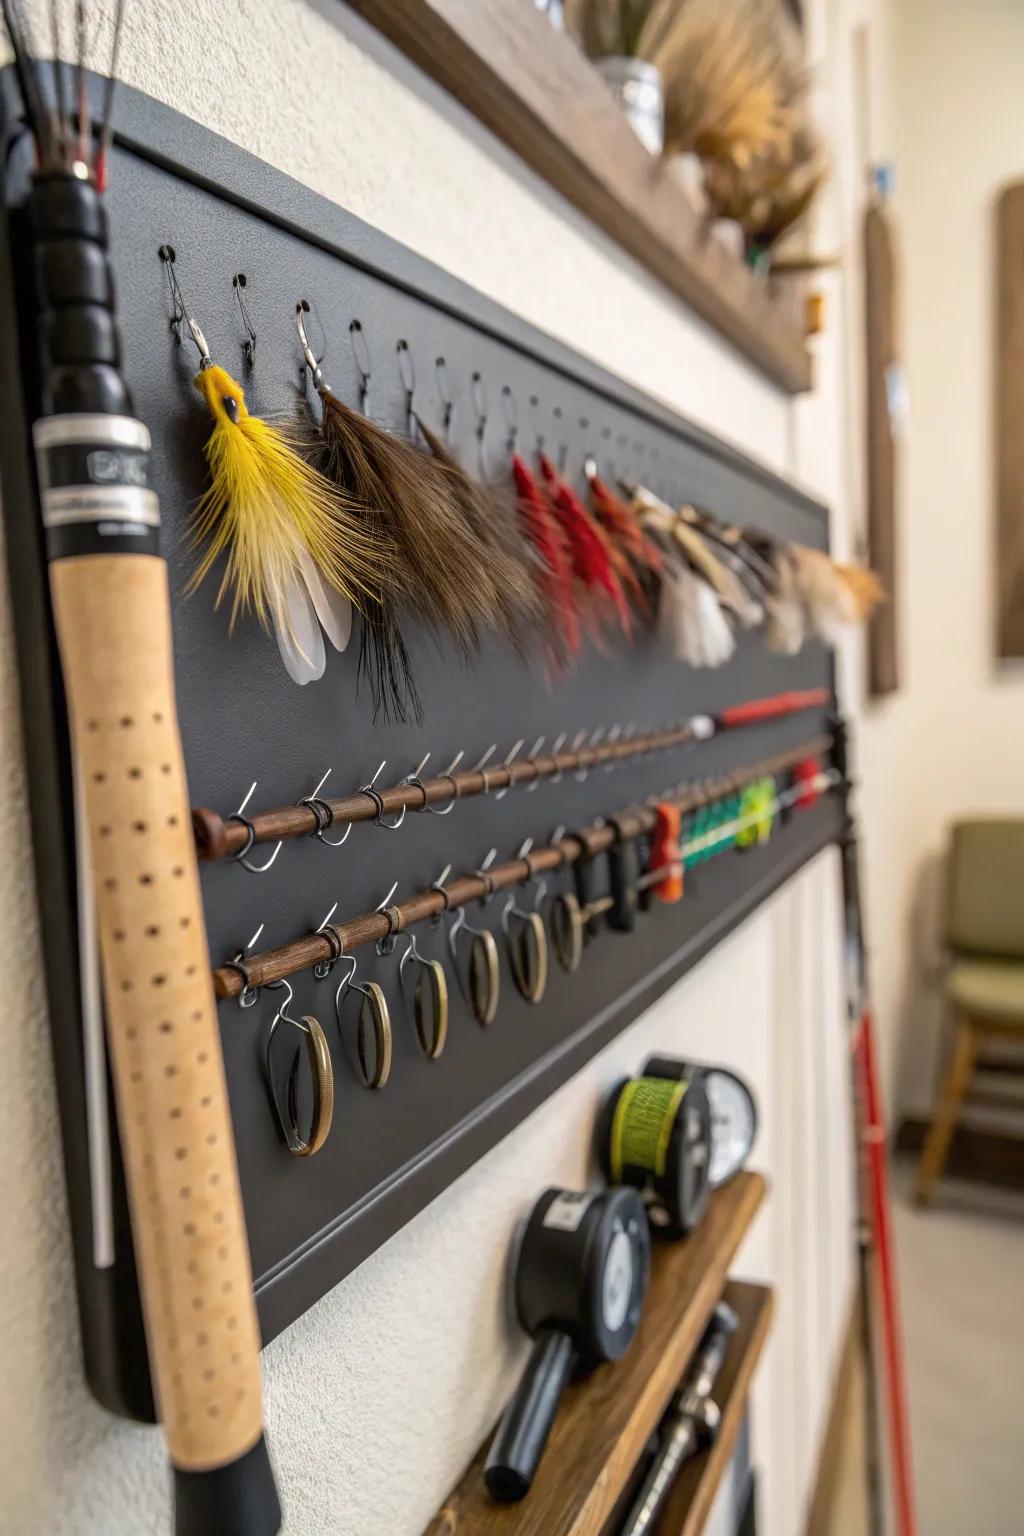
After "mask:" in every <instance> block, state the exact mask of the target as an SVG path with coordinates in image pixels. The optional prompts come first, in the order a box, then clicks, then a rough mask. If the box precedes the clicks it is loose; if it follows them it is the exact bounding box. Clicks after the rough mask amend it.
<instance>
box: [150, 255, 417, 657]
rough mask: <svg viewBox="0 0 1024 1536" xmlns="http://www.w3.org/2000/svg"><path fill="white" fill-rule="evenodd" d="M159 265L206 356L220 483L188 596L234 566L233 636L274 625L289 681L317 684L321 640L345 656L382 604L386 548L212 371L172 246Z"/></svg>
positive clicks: (277, 431)
mask: <svg viewBox="0 0 1024 1536" xmlns="http://www.w3.org/2000/svg"><path fill="white" fill-rule="evenodd" d="M160 257H161V260H162V261H163V262H164V265H165V268H166V271H167V278H168V282H169V284H170V288H171V296H172V300H173V303H174V314H173V317H172V321H171V324H172V326H174V327H175V329H176V330H178V331H179V334H180V327H181V326H182V324H184V326H185V327H186V328H187V330H188V333H189V335H190V336H191V338H192V341H193V342H194V343H195V346H196V349H197V351H198V352H199V359H200V362H199V372H198V373H197V374H196V376H195V379H194V381H193V382H194V383H195V387H196V389H197V390H198V391H199V393H200V394H201V395H202V397H203V399H204V400H205V402H206V405H207V408H208V409H209V412H210V415H211V417H212V419H213V428H212V431H211V432H210V436H209V438H208V440H207V443H206V459H207V463H208V465H209V468H210V484H209V486H208V487H207V490H206V491H205V493H204V494H203V496H202V498H201V500H200V502H199V505H198V506H197V507H196V510H195V514H194V517H193V523H192V533H193V540H194V542H195V544H196V545H198V546H202V547H203V553H202V555H201V557H200V560H199V563H198V565H197V566H196V569H195V571H194V573H193V575H192V578H191V580H190V582H189V590H190V591H194V590H195V589H196V587H198V586H199V585H200V583H201V582H202V581H203V580H204V578H205V577H206V576H207V575H208V574H209V572H210V570H211V569H212V567H213V566H214V565H215V564H216V562H217V560H218V559H219V558H220V557H221V556H222V555H225V556H226V559H225V563H224V572H223V575H222V577H221V581H220V586H219V588H218V591H217V599H216V601H217V605H218V606H219V604H220V603H221V602H222V601H223V599H224V597H225V596H226V595H227V594H228V593H229V592H230V593H231V623H232V625H234V624H235V622H236V620H237V619H238V617H239V615H240V614H242V613H246V612H248V611H252V612H253V613H254V614H255V615H256V618H257V619H258V620H259V622H260V623H261V624H262V625H263V627H264V628H269V627H271V626H273V630H274V635H275V637H276V639H277V644H278V649H279V650H280V652H281V658H282V660H283V661H284V664H285V667H286V669H287V671H288V675H289V676H290V677H291V678H292V679H293V680H294V681H295V682H296V683H299V684H305V683H310V682H313V681H315V680H316V679H317V678H320V677H322V676H323V674H324V669H325V667H326V663H327V657H326V652H325V650H324V642H323V635H324V634H326V636H327V638H328V639H329V640H330V642H331V644H332V645H333V646H334V647H335V649H337V650H339V651H342V650H344V649H345V647H346V646H347V645H348V642H349V637H350V635H351V631H352V608H353V606H356V607H366V606H368V605H369V604H371V603H372V602H373V599H374V584H375V582H377V581H379V577H380V571H381V567H382V565H384V566H386V565H387V564H388V551H387V547H386V545H382V544H381V542H380V541H374V540H371V539H370V538H369V537H368V534H367V529H366V526H365V523H364V522H363V520H362V519H361V518H360V516H359V514H358V509H357V508H356V507H355V506H354V505H353V504H352V503H351V502H350V501H348V500H347V499H346V498H345V497H344V496H342V495H341V493H340V492H339V491H338V489H337V487H336V486H334V485H332V484H331V483H330V481H328V480H327V479H326V478H325V477H324V476H323V475H321V474H320V473H319V472H318V471H317V470H316V469H314V468H313V466H312V465H310V464H308V463H307V462H306V460H305V459H304V458H303V457H302V456H301V454H300V453H299V452H298V451H297V447H298V445H297V443H296V442H295V441H294V440H292V439H290V438H289V435H288V433H287V431H286V430H284V429H282V428H280V427H278V426H272V425H271V424H270V423H269V422H267V421H264V420H263V419H262V418H261V417H259V416H253V415H251V414H250V413H249V410H248V409H247V407H246V404H245V395H244V393H243V391H242V387H241V385H240V384H238V383H237V382H236V380H235V379H233V378H232V377H231V375H230V374H229V373H227V372H226V370H225V369H223V368H220V367H218V366H217V364H215V363H214V361H213V358H212V357H211V355H210V349H209V347H208V345H207V342H206V337H205V336H204V335H203V332H202V330H201V329H200V327H199V325H198V324H197V322H196V320H195V319H194V317H193V316H192V315H191V313H190V312H189V311H188V309H187V308H186V305H185V301H184V298H183V296H182V292H181V287H180V284H179V282H178V278H177V274H176V272H175V260H176V257H175V252H174V249H173V247H171V246H168V245H164V246H162V247H161V249H160ZM321 630H322V632H321Z"/></svg>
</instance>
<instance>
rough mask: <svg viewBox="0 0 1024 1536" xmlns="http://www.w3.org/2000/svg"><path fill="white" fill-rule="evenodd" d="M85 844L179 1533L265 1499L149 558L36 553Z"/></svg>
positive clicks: (251, 1318)
mask: <svg viewBox="0 0 1024 1536" xmlns="http://www.w3.org/2000/svg"><path fill="white" fill-rule="evenodd" d="M50 580H51V590H52V597H53V609H54V616H55V621H56V626H57V633H58V640H59V645H60V652H61V660H62V667H63V674H64V681H65V687H66V692H67V697H68V709H69V714H70V719H71V727H72V734H73V739H74V743H75V752H76V756H77V759H78V761H79V763H80V767H81V776H82V782H83V788H84V803H85V815H86V818H87V822H88V829H87V830H88V837H89V844H90V847H91V851H92V862H93V870H94V879H95V885H96V901H97V911H98V919H99V929H100V943H101V952H102V964H103V978H104V989H105V1001H106V1021H107V1035H108V1044H109V1051H110V1059H111V1064H112V1069H113V1077H114V1085H115V1092H116V1101H117V1111H118V1124H119V1128H120V1132H121V1140H122V1146H123V1152H124V1163H125V1172H126V1175H127V1184H128V1193H129V1200H130V1205H131V1213H132V1231H133V1235H134V1243H135V1250H136V1258H137V1262H138V1270H139V1278H140V1286H141V1291H142V1299H143V1310H144V1315H145V1320H146V1331H147V1339H148V1344H149V1354H150V1363H151V1369H152V1371H153V1376H154V1386H155V1390H156V1397H157V1402H158V1405H159V1410H160V1415H161V1419H162V1421H163V1425H164V1431H165V1434H166V1437H167V1443H168V1447H169V1450H170V1455H171V1460H172V1462H173V1464H174V1467H175V1473H176V1494H177V1506H178V1515H177V1523H178V1530H179V1532H183V1531H185V1530H188V1531H189V1533H190V1536H205V1533H206V1532H207V1531H209V1532H211V1533H212V1532H213V1531H216V1532H217V1536H227V1533H235V1532H238V1533H239V1536H241V1533H242V1532H245V1536H261V1533H268V1532H273V1531H276V1530H277V1529H278V1524H279V1518H280V1512H279V1508H278V1505H277V1498H276V1494H275V1492H274V1487H273V1479H272V1476H271V1472H270V1466H269V1461H268V1459H267V1455H266V1449H265V1445H264V1442H263V1437H262V1436H263V1431H262V1411H261V1400H260V1367H259V1348H260V1339H259V1330H258V1325H257V1320H256V1310H255V1305H254V1301H253V1293H252V1276H251V1271H250V1262H249V1252H248V1245H247V1241H246V1232H245V1221H244V1216H243V1211H242V1202H241V1194H240V1190H239V1183H238V1170H237V1165H236V1161H235V1151H234V1140H233V1136H232V1129H231V1118H230V1111H229V1106H228V1098H227V1090H226V1084H225V1077H224V1065H223V1060H222V1056H221V1047H220V1036H219V1032H218V1025H217V1016H216V1007H215V1002H214V996H213V987H212V984H211V979H210V968H209V958H208V952H207V943H206V933H205V924H204V921H203V908H202V901H201V896H200V888H199V878H198V872H197V868H196V860H195V849H194V843H193V839H192V832H191V822H190V816H189V797H188V792H187V786H186V781H185V768H184V761H183V757H182V749H181V741H180V738H179V732H178V722H177V714H176V709H175V700H174V680H173V666H172V652H171V629H170V604H169V597H168V587H167V569H166V566H165V564H164V562H163V560H161V559H160V558H159V557H158V556H155V555H148V554H140V555H130V554H123V553H118V554H112V555H102V554H89V555H81V556H76V557H73V558H67V559H57V560H53V561H52V562H51V565H50Z"/></svg>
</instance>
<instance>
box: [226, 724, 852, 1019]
mask: <svg viewBox="0 0 1024 1536" xmlns="http://www.w3.org/2000/svg"><path fill="white" fill-rule="evenodd" d="M831 746H832V737H831V735H821V736H815V737H812V738H811V740H809V741H804V742H801V743H800V745H799V746H796V747H792V748H790V749H789V750H788V751H786V752H779V753H776V754H775V756H773V757H767V758H762V759H761V760H760V761H759V762H756V763H751V764H749V765H747V766H746V767H743V768H738V769H736V770H735V771H734V772H733V773H730V774H725V775H723V776H722V777H720V778H716V779H711V780H703V781H701V782H700V783H698V784H694V785H691V786H687V787H686V788H683V789H680V790H679V791H678V793H676V794H670V795H666V796H664V797H662V799H663V802H664V803H668V804H671V805H674V806H677V807H678V808H679V810H680V811H682V812H683V813H684V814H685V813H686V812H688V811H695V810H699V809H700V807H701V806H704V805H710V804H712V803H713V802H714V801H716V800H720V799H722V798H723V796H725V795H729V794H733V793H735V792H736V790H738V789H742V788H744V786H745V785H747V784H750V783H752V782H753V781H754V780H755V779H759V778H764V777H766V776H768V775H771V774H776V773H785V772H786V770H787V769H789V768H793V767H795V766H796V764H797V763H800V762H803V761H804V760H805V759H807V758H809V757H818V756H821V755H822V754H824V753H826V752H828V751H829V750H830V749H831ZM656 821H657V817H656V814H655V812H654V810H653V809H652V807H651V806H646V805H644V806H631V807H629V808H627V809H626V810H624V811H622V812H616V813H614V825H613V824H612V821H611V820H608V821H604V822H601V823H592V824H591V825H590V826H589V827H585V828H584V829H583V830H581V831H578V832H572V833H567V834H566V835H565V836H564V837H562V838H560V839H559V840H558V842H556V843H549V844H547V845H546V846H545V847H542V848H536V849H533V850H532V851H531V852H530V853H528V854H526V855H525V856H524V857H523V858H517V859H510V860H509V861H508V862H507V863H505V864H495V865H492V866H491V868H490V869H488V870H487V871H486V873H481V874H477V873H472V874H466V875H460V876H459V877H458V878H457V879H455V880H452V881H449V882H448V883H447V884H446V885H445V887H444V889H443V891H442V890H441V889H439V888H437V887H434V888H431V889H428V890H425V891H419V892H418V893H417V894H416V895H415V896H411V897H410V898H409V900H408V901H404V902H401V903H399V904H398V905H397V906H394V907H391V908H389V909H388V911H387V912H381V911H375V912H364V913H362V914H361V915H360V916H358V917H354V918H352V919H351V920H350V921H349V922H347V923H336V924H332V932H333V934H334V935H335V936H336V942H335V943H332V941H331V939H330V938H328V937H327V935H326V933H322V932H314V933H307V934H304V935H303V936H302V938H300V939H295V940H293V941H292V942H291V943H289V944H283V945H281V946H280V948H278V949H268V950H264V951H263V952H262V953H261V954H256V955H252V956H247V957H246V960H245V964H244V974H243V969H242V968H240V967H239V966H238V965H237V964H229V965H222V966H218V967H217V968H216V969H215V971H214V973H213V983H214V989H215V991H216V994H217V997H218V998H220V999H224V998H232V997H239V996H240V995H241V994H242V992H243V991H244V990H245V989H246V985H248V986H249V987H251V988H254V989H255V988H258V987H265V986H269V985H271V984H272V983H274V982H277V981H283V980H284V979H285V978H286V977H288V976H294V975H296V974H297V973H298V972H299V971H306V970H310V969H312V967H313V966H314V965H318V964H320V963H321V962H324V961H330V960H332V959H337V958H338V948H337V946H338V945H339V944H340V946H341V951H342V952H343V953H345V954H348V953H350V952H351V951H352V950H353V949H356V948H358V947H359V946H360V945H361V944H372V943H374V942H375V941H376V940H378V939H386V938H388V937H389V936H390V935H391V934H393V933H399V932H405V930H406V929H408V928H411V927H412V926H413V925H414V924H416V923H422V922H425V921H426V920H427V919H428V918H431V917H434V916H436V915H437V914H439V913H441V912H450V911H455V910H456V909H457V908H459V907H464V906H468V905H469V904H470V902H474V901H480V900H481V899H482V898H484V897H486V896H490V895H492V894H494V893H495V892H496V891H502V890H508V889H509V888H510V887H511V886H515V885H522V884H525V882H526V881H528V880H532V879H533V878H534V876H535V875H539V874H544V873H546V872H548V871H550V870H554V869H559V868H561V867H562V866H564V865H570V864H574V863H575V862H576V861H577V860H578V859H581V858H590V857H593V856H594V855H596V854H599V853H603V852H605V851H606V850H607V849H608V848H610V847H611V846H612V844H613V843H614V842H615V841H616V839H618V838H630V837H641V836H642V835H643V834H644V833H645V832H650V831H652V830H653V829H654V827H655V824H656ZM389 914H390V915H389ZM246 978H248V981H246Z"/></svg>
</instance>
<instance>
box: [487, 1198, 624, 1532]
mask: <svg viewBox="0 0 1024 1536" xmlns="http://www.w3.org/2000/svg"><path fill="white" fill-rule="evenodd" d="M650 1263H651V1241H650V1233H649V1231H648V1225H647V1220H646V1216H645V1213H644V1207H643V1202H642V1201H641V1199H640V1197H639V1195H638V1194H637V1193H636V1191H635V1190H632V1189H623V1188H620V1189H608V1190H603V1191H600V1192H594V1193H588V1194H578V1193H576V1192H574V1191H571V1190H564V1189H549V1190H546V1191H545V1193H544V1194H543V1195H541V1197H540V1199H539V1200H538V1201H537V1204H536V1205H535V1206H534V1208H533V1212H532V1214H531V1216H530V1219H529V1221H528V1222H527V1224H526V1228H525V1230H524V1232H523V1235H522V1240H521V1242H520V1245H519V1249H518V1253H517V1256H516V1269H515V1276H514V1289H515V1305H516V1313H517V1315H518V1317H519V1321H520V1323H521V1324H522V1326H523V1328H524V1329H525V1330H526V1332H527V1333H529V1334H530V1335H532V1337H533V1338H534V1340H535V1343H534V1347H533V1352H532V1354H531V1356H530V1359H529V1363H528V1364H527V1367H526V1370H525V1371H524V1373H523V1377H522V1380H521V1381H520V1383H519V1386H518V1388H517V1390H516V1393H515V1396H514V1397H513V1399H512V1401H511V1402H510V1403H509V1405H508V1407H507V1408H506V1410H505V1412H504V1414H503V1415H502V1419H501V1423H500V1424H499V1425H498V1428H497V1431H496V1432H495V1436H494V1440H493V1441H492V1443H491V1448H490V1451H489V1452H488V1455H487V1462H486V1465H485V1467H484V1481H485V1483H486V1484H487V1490H488V1492H489V1493H490V1495H491V1497H492V1498H493V1499H496V1500H498V1501H499V1502H500V1503H506V1504H507V1503H513V1502H515V1501H516V1500H518V1499H521V1498H523V1497H524V1496H525V1495H526V1494H527V1493H528V1492H529V1490H530V1486H531V1484H532V1482H533V1478H534V1475H535V1473H536V1471H537V1466H538V1464H539V1462H540V1458H541V1456H542V1455H543V1453H544V1447H545V1446H546V1444H547V1440H548V1435H549V1434H550V1431H551V1425H552V1423H553V1421H554V1417H555V1413H556V1411H557V1409H558V1404H559V1402H560V1400H561V1396H562V1393H563V1391H564V1390H565V1387H566V1385H567V1384H568V1382H569V1379H570V1377H571V1376H572V1375H573V1373H574V1372H576V1371H579V1372H581V1373H586V1372H588V1371H591V1370H594V1369H595V1368H596V1367H597V1366H598V1365H601V1364H602V1363H603V1362H604V1361H606V1360H618V1359H620V1358H621V1357H622V1355H624V1354H625V1352H626V1350H627V1349H628V1348H629V1345H630V1344H631V1343H632V1341H633V1336H634V1334H635V1333H636V1330H637V1327H638V1326H639V1323H640V1316H641V1313H642V1311H643V1304H644V1298H645V1297H646V1295H647V1281H648V1278H649V1275H650Z"/></svg>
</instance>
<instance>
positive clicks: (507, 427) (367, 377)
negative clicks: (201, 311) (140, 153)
mask: <svg viewBox="0 0 1024 1536" xmlns="http://www.w3.org/2000/svg"><path fill="white" fill-rule="evenodd" d="M159 256H160V259H161V262H162V264H163V267H164V271H165V273H166V276H167V282H168V286H169V290H170V296H171V316H170V327H171V330H172V331H173V332H174V334H175V336H176V337H177V338H178V340H179V341H181V340H182V337H183V333H184V330H185V328H186V327H187V328H188V330H189V332H190V334H191V335H192V339H193V341H195V343H196V345H197V346H198V347H199V349H200V354H201V355H204V356H208V355H209V351H208V348H207V345H206V340H205V337H204V336H203V334H202V332H201V331H200V330H199V328H198V326H197V325H196V322H195V321H194V320H193V319H192V318H191V315H190V311H189V309H188V307H187V306H186V304H185V300H184V296H183V294H182V291H181V286H180V281H179V279H178V276H177V272H176V270H175V263H176V261H177V253H176V251H175V249H174V247H173V246H172V245H170V244H168V243H164V244H163V245H161V246H160V248H159ZM231 287H232V292H233V295H234V299H235V304H236V307H237V310H238V314H239V317H240V319H241V323H242V330H243V341H242V356H243V360H244V362H245V366H246V369H247V370H250V371H251V370H252V369H253V367H254V366H255V362H256V343H257V331H256V325H255V320H254V318H253V312H252V307H251V304H250V301H249V293H248V290H249V279H248V277H247V275H246V273H245V272H236V273H234V275H233V277H232V279H231ZM295 320H296V327H297V330H298V333H299V340H300V344H301V347H302V352H303V357H304V359H305V366H306V367H307V368H308V369H309V371H310V374H311V376H312V378H313V379H314V382H319V381H321V380H322V377H323V373H322V364H323V362H324V358H325V354H326V345H327V342H326V332H325V330H324V327H323V325H322V323H321V321H320V317H319V315H318V313H317V309H316V305H315V304H314V303H313V302H311V301H310V300H309V299H300V300H299V302H298V304H297V305H296V307H295ZM310 321H315V322H316V326H317V329H318V332H319V336H318V338H317V341H318V343H319V345H318V346H314V345H313V343H312V342H311V340H310V336H309V322H310ZM348 335H349V344H350V347H351V352H352V359H353V362H354V363H355V368H356V375H357V380H358V385H357V387H358V391H359V408H360V410H361V411H362V413H363V414H364V415H367V414H369V411H368V407H369V404H370V386H371V383H372V381H373V378H374V365H373V357H372V354H371V351H370V345H369V341H368V338H367V331H366V326H365V325H364V323H363V321H362V320H361V319H359V318H353V319H352V320H351V321H350V322H349V325H348ZM395 357H396V359H397V365H398V374H399V379H400V381H401V386H402V390H403V394H404V415H405V431H406V433H407V435H408V436H409V437H412V438H415V437H416V435H417V425H416V414H417V413H416V409H415V398H416V390H417V374H416V363H415V358H414V355H413V351H412V348H411V346H410V344H409V342H408V340H407V339H406V338H405V337H404V336H403V337H399V339H398V340H397V342H396V343H395ZM434 380H435V389H436V393H437V397H438V399H439V401H440V403H441V410H442V417H441V430H442V434H443V436H444V439H445V441H446V442H449V441H450V439H451V433H452V427H453V423H454V418H455V412H456V407H457V404H458V401H457V397H456V394H455V392H454V391H453V389H452V384H451V376H450V368H449V363H448V360H447V358H446V357H445V355H444V354H443V353H442V354H439V355H438V356H437V357H436V358H435V360H434ZM469 382H470V399H471V406H472V411H473V435H474V437H475V439H476V441H477V444H478V452H479V457H480V472H481V475H482V476H483V477H484V478H485V479H487V478H489V477H490V474H491V466H490V465H489V463H488V459H487V451H486V439H487V435H488V428H489V425H490V422H491V420H492V419H493V413H492V411H491V407H490V403H489V399H488V393H487V387H486V384H485V381H484V377H483V374H482V372H481V371H480V370H479V369H474V370H473V372H472V373H471V374H470V381H469ZM499 400H500V411H501V418H502V428H503V444H504V447H505V450H506V452H507V453H509V454H511V453H513V452H514V451H515V450H516V448H517V446H518V444H519V440H520V409H519V401H518V397H517V395H516V392H515V390H514V389H513V388H512V386H511V385H510V384H508V383H505V384H503V385H502V386H501V389H500V392H499ZM528 404H529V410H530V413H531V417H532V421H533V427H532V430H533V436H534V445H535V447H536V449H537V451H538V452H540V451H542V450H543V449H544V448H545V447H546V446H547V444H548V441H549V438H550V439H553V440H557V441H558V447H557V450H556V453H555V458H556V461H557V464H558V468H559V471H560V472H564V471H565V468H566V465H567V463H568V458H569V451H570V445H569V441H568V439H567V437H566V435H565V434H566V427H567V424H568V417H567V414H566V412H565V410H564V409H563V407H562V406H561V405H557V404H556V405H553V406H551V407H550V408H549V411H548V419H547V421H546V422H545V423H543V424H541V423H540V422H539V419H538V413H540V412H541V410H542V404H541V400H540V397H539V396H538V395H537V394H535V393H531V394H530V395H529V396H528ZM576 425H577V427H578V429H579V430H580V431H581V432H584V433H593V434H594V439H593V441H592V443H591V446H590V447H589V448H588V449H587V450H586V452H585V453H584V458H585V459H589V460H591V461H593V462H594V463H596V462H597V460H598V458H599V457H601V458H603V459H604V460H605V461H606V462H607V466H608V469H609V472H610V473H612V474H614V470H615V458H614V454H615V453H618V454H620V455H623V456H626V455H633V456H637V457H640V458H647V459H648V460H649V466H650V467H649V471H648V474H647V476H646V478H647V481H648V483H649V484H650V487H651V489H652V490H653V491H655V493H656V494H658V495H665V494H668V488H669V482H670V481H671V478H672V476H671V475H669V477H668V480H666V479H665V478H658V477H657V475H656V473H655V471H654V468H653V467H654V466H658V465H659V462H660V460H661V448H660V446H659V445H658V444H657V443H655V444H651V445H648V443H647V442H646V441H645V440H644V439H643V438H642V437H636V436H631V435H630V433H629V432H627V431H624V430H621V429H620V430H619V431H618V432H613V430H612V428H611V426H609V425H608V424H605V425H604V426H601V427H600V428H598V427H595V425H594V423H593V422H592V420H591V418H590V417H589V416H587V415H579V416H578V417H577V418H576ZM599 445H600V451H599ZM652 475H653V476H654V478H652Z"/></svg>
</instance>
